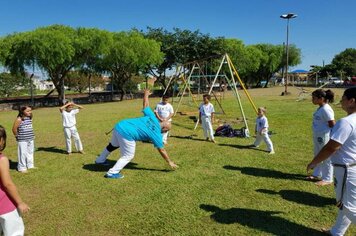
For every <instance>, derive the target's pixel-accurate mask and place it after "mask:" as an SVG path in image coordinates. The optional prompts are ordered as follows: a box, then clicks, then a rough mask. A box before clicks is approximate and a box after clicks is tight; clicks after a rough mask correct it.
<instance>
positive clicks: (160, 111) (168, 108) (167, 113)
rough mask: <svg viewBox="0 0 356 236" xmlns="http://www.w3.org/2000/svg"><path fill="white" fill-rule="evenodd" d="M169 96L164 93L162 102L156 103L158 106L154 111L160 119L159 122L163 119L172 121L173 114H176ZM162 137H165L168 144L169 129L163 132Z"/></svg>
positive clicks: (164, 139) (165, 142)
mask: <svg viewBox="0 0 356 236" xmlns="http://www.w3.org/2000/svg"><path fill="white" fill-rule="evenodd" d="M168 99H169V97H168V96H166V95H164V96H163V97H162V102H160V103H158V104H157V105H156V108H155V110H154V113H155V115H156V117H157V119H158V120H159V122H162V121H168V122H170V123H171V122H172V116H173V114H174V110H173V107H172V105H171V104H170V103H169V102H168ZM162 138H163V143H164V144H167V139H168V131H167V132H164V133H162Z"/></svg>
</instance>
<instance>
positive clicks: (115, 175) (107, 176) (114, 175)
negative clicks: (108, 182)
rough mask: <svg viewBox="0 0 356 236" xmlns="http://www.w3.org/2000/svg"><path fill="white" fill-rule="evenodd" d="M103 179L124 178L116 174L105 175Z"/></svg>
mask: <svg viewBox="0 0 356 236" xmlns="http://www.w3.org/2000/svg"><path fill="white" fill-rule="evenodd" d="M104 177H105V178H107V179H122V178H124V176H123V175H122V174H120V173H117V174H110V173H106V175H105V176H104Z"/></svg>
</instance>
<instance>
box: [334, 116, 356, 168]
mask: <svg viewBox="0 0 356 236" xmlns="http://www.w3.org/2000/svg"><path fill="white" fill-rule="evenodd" d="M330 139H332V140H334V141H336V142H338V143H340V144H342V146H341V148H340V149H339V150H337V151H336V152H335V153H334V154H333V155H332V157H331V160H332V162H333V163H335V164H352V163H355V162H356V114H355V113H354V114H351V115H348V116H346V117H344V118H342V119H340V120H339V121H338V122H336V124H335V126H334V127H333V128H332V131H331V137H330Z"/></svg>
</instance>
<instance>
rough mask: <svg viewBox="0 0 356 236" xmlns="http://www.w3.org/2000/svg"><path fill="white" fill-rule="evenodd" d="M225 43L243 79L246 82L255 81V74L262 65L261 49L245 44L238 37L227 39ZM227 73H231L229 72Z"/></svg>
mask: <svg viewBox="0 0 356 236" xmlns="http://www.w3.org/2000/svg"><path fill="white" fill-rule="evenodd" d="M224 44H225V46H224V48H225V50H226V52H227V53H228V54H229V56H230V58H231V61H232V62H233V63H234V66H235V68H236V69H237V71H238V73H239V76H240V78H241V80H242V81H243V82H244V83H245V84H251V83H254V82H255V81H254V80H253V78H254V77H253V74H254V73H256V72H257V70H258V68H259V66H260V58H261V56H262V55H261V51H260V50H259V49H257V48H255V47H253V46H245V45H244V44H243V42H242V41H241V40H238V39H225V42H224ZM226 73H228V74H229V72H226Z"/></svg>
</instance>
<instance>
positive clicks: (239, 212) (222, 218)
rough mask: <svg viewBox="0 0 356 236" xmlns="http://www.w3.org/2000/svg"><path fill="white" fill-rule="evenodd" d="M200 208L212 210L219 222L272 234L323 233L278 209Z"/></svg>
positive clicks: (208, 206) (215, 219) (310, 234)
mask: <svg viewBox="0 0 356 236" xmlns="http://www.w3.org/2000/svg"><path fill="white" fill-rule="evenodd" d="M200 208H201V209H203V210H205V211H208V212H212V215H211V216H210V218H211V219H213V220H214V221H216V222H218V223H221V224H235V223H237V224H240V225H243V226H246V227H249V228H253V229H257V230H260V231H263V232H266V233H269V234H272V235H298V236H299V235H309V236H312V235H315V236H317V235H324V234H323V233H322V232H321V231H318V230H315V229H312V228H308V227H305V226H303V225H300V224H297V223H294V222H291V221H289V220H286V219H284V218H282V217H280V216H278V214H280V213H283V212H280V211H260V210H253V209H246V208H230V209H221V208H219V207H217V206H213V205H206V204H201V205H200Z"/></svg>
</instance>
